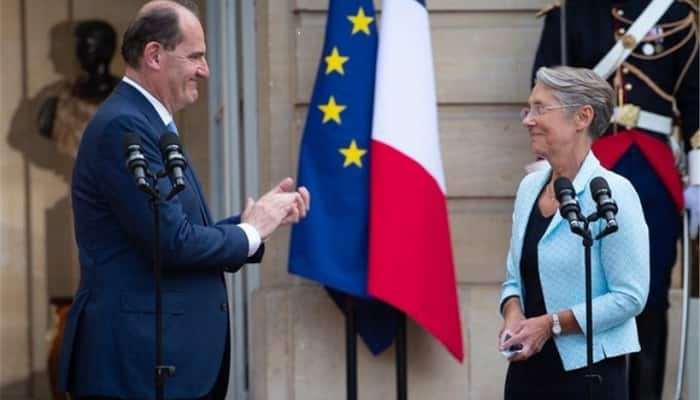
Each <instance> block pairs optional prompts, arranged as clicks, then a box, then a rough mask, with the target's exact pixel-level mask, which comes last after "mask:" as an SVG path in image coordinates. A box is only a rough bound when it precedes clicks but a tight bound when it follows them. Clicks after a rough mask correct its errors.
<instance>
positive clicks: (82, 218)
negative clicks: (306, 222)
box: [58, 0, 309, 399]
mask: <svg viewBox="0 0 700 400" xmlns="http://www.w3.org/2000/svg"><path fill="white" fill-rule="evenodd" d="M205 50H206V45H205V41H204V32H203V30H202V26H201V24H200V21H199V18H198V16H197V10H196V8H195V7H194V6H192V5H190V4H188V3H187V2H185V1H184V0H181V1H177V2H176V1H167V0H157V1H153V2H149V3H147V4H146V5H145V6H144V7H143V8H142V9H141V10H140V12H139V13H138V15H137V16H136V18H135V19H134V21H133V22H132V23H131V25H130V26H129V28H128V29H127V31H126V33H125V34H124V41H123V47H122V55H123V57H124V60H125V62H126V65H127V67H126V74H125V77H124V79H123V80H122V82H121V83H119V85H118V86H117V87H116V88H115V90H114V92H113V93H112V95H111V96H110V97H109V98H108V99H107V100H106V101H105V103H104V104H103V105H102V107H101V108H100V109H99V110H98V111H97V113H96V114H95V116H94V118H93V119H92V120H91V122H90V123H89V124H88V126H87V128H86V130H85V133H84V135H83V138H82V141H81V144H80V148H79V150H78V155H77V159H76V162H75V166H74V170H73V181H72V196H73V211H74V216H75V217H74V218H75V232H76V238H77V242H78V248H79V251H80V268H81V280H80V286H79V288H78V291H77V293H76V295H75V300H74V303H73V305H72V307H71V311H70V315H69V317H68V320H67V323H66V328H65V336H64V340H63V347H62V352H61V364H60V369H59V376H58V384H59V388H60V389H62V390H63V391H68V392H70V393H71V394H72V395H73V398H78V399H80V398H92V399H96V398H98V399H104V398H121V399H150V398H154V397H155V391H154V384H153V382H154V361H155V327H154V326H155V322H154V321H155V320H154V316H155V313H154V308H155V306H154V304H155V299H154V298H155V296H154V277H153V258H152V251H153V248H154V243H153V241H154V238H153V222H152V221H153V216H152V212H153V211H152V209H151V208H150V207H149V199H148V195H146V194H145V193H143V192H141V191H139V190H138V189H137V186H136V185H135V184H134V180H133V177H132V175H131V173H130V171H129V170H128V169H127V168H126V166H125V155H124V147H123V146H124V138H125V136H126V133H127V132H133V133H136V134H138V136H139V137H140V139H141V142H142V148H143V153H144V155H145V157H146V159H147V161H148V165H149V168H150V170H152V171H158V170H162V169H163V162H162V156H161V153H160V151H159V149H158V143H159V140H160V136H161V135H162V134H163V133H164V132H167V131H174V132H176V128H175V127H174V124H173V123H172V122H173V117H172V114H173V113H174V112H177V111H179V110H181V109H182V108H184V107H185V106H187V105H189V104H191V103H193V102H194V101H196V100H197V97H198V91H197V85H198V83H199V81H200V80H203V79H206V78H207V77H208V76H209V69H208V66H207V61H206V58H205ZM185 180H186V189H185V190H184V191H182V192H180V193H179V194H178V195H176V196H175V197H174V198H173V199H172V200H170V201H164V202H163V203H162V206H161V209H160V223H161V233H160V242H159V243H158V246H159V247H160V252H161V254H162V260H163V281H162V286H161V287H162V327H163V336H162V337H163V345H162V349H163V353H162V354H163V360H162V361H163V364H165V365H174V366H175V367H176V371H175V374H174V375H173V376H172V377H170V378H168V380H167V384H166V385H165V389H166V391H165V396H166V398H168V399H198V398H209V399H215V398H223V395H224V394H225V391H226V384H227V379H226V378H227V365H228V360H227V358H226V357H225V356H226V355H227V354H228V330H227V326H228V323H227V311H226V307H225V305H226V291H225V285H224V280H223V270H224V269H226V270H228V271H235V270H237V269H239V268H240V267H241V266H243V265H244V264H245V263H248V262H259V260H260V259H261V257H262V252H263V246H262V245H261V243H262V241H263V240H265V239H266V238H267V237H269V236H270V234H271V233H272V232H273V231H274V230H275V229H276V228H277V227H278V226H279V225H281V224H286V223H291V222H295V221H298V219H299V218H302V217H304V216H305V215H306V211H307V210H308V208H309V193H308V191H307V190H306V189H304V188H299V189H298V190H296V191H295V190H293V189H292V184H293V182H292V180H291V178H286V179H285V180H283V181H282V182H280V184H278V185H277V186H276V187H275V188H273V189H272V190H271V191H270V192H268V193H267V194H265V195H264V196H262V197H261V198H260V199H259V200H258V201H252V200H249V201H248V204H247V206H246V209H245V210H244V211H243V213H242V214H241V216H240V217H238V216H236V217H231V218H228V219H225V220H223V221H220V222H216V223H215V222H213V221H212V219H211V216H210V214H209V210H208V208H207V205H206V203H205V200H204V195H203V194H202V190H201V187H200V184H199V180H198V179H197V176H196V174H195V172H194V170H193V168H192V166H191V164H189V167H188V168H187V169H186V170H185ZM158 185H159V189H160V193H163V194H167V193H169V192H170V190H171V184H170V182H169V181H168V180H167V179H162V180H160V181H159V184H158Z"/></svg>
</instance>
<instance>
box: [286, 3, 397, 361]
mask: <svg viewBox="0 0 700 400" xmlns="http://www.w3.org/2000/svg"><path fill="white" fill-rule="evenodd" d="M376 58H377V24H376V17H375V15H374V6H373V4H372V1H371V0H330V4H329V7H328V18H327V21H326V36H325V41H324V44H323V54H322V55H321V61H320V63H319V67H318V71H317V73H316V82H315V84H314V90H313V94H312V96H311V103H310V104H309V110H308V114H307V117H306V125H305V127H304V133H303V137H302V141H301V153H300V156H299V173H298V178H297V180H298V183H299V185H304V186H306V187H307V188H308V189H309V191H310V192H311V194H312V197H313V204H312V207H311V210H310V212H309V214H308V215H307V217H306V218H305V219H304V220H302V221H301V222H300V223H298V224H296V225H294V226H293V228H292V238H291V245H290V253H289V271H290V272H291V273H294V274H298V275H301V276H303V277H305V278H308V279H312V280H315V281H318V282H320V283H321V284H323V285H325V286H326V287H327V288H328V289H329V292H330V293H331V295H332V296H333V298H334V300H335V301H336V302H337V303H338V305H339V306H341V309H343V305H344V304H345V301H344V300H345V299H347V296H353V297H354V299H355V300H354V301H353V304H354V310H355V316H356V326H357V330H358V333H359V334H360V336H361V337H362V338H363V339H364V341H365V343H367V346H368V347H369V349H370V350H371V351H372V352H373V353H375V354H377V353H379V352H381V351H383V350H384V349H386V348H387V347H388V346H389V345H391V343H392V341H393V338H394V335H395V329H396V328H395V326H396V324H395V321H396V314H395V311H393V310H392V309H391V308H390V307H389V306H387V305H385V304H383V303H381V302H379V301H378V300H373V299H371V298H369V297H368V295H367V248H368V236H367V235H368V225H369V193H368V191H369V154H368V150H369V144H370V134H371V130H372V107H373V98H374V70H375V64H376Z"/></svg>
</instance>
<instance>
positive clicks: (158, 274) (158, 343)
mask: <svg viewBox="0 0 700 400" xmlns="http://www.w3.org/2000/svg"><path fill="white" fill-rule="evenodd" d="M145 172H146V175H147V176H148V178H150V180H151V187H146V188H144V187H140V189H141V190H142V191H143V192H145V193H147V194H148V195H149V199H148V204H149V205H150V206H151V209H152V210H153V277H154V283H155V284H154V290H155V324H156V326H155V328H156V331H155V334H156V337H155V367H154V373H155V374H154V389H155V392H156V400H164V399H165V381H166V380H167V379H168V378H169V377H171V376H172V375H173V374H174V373H175V366H174V365H163V363H162V353H163V329H162V318H163V306H162V290H161V282H162V280H163V260H162V258H161V254H160V205H161V203H162V198H161V196H160V190H159V189H158V179H160V178H162V177H164V176H166V175H167V172H165V171H161V172H159V173H158V174H156V175H154V174H152V173H151V171H150V170H148V168H146V171H145Z"/></svg>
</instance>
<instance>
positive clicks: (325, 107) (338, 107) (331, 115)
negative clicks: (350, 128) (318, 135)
mask: <svg viewBox="0 0 700 400" xmlns="http://www.w3.org/2000/svg"><path fill="white" fill-rule="evenodd" d="M318 108H319V109H320V110H321V111H323V121H322V122H321V123H322V124H325V123H326V122H328V121H330V120H333V121H335V122H336V123H337V124H340V113H341V112H343V110H345V109H346V108H347V107H346V106H344V105H342V104H336V102H335V97H333V96H331V98H330V99H328V103H326V104H321V105H320V106H318Z"/></svg>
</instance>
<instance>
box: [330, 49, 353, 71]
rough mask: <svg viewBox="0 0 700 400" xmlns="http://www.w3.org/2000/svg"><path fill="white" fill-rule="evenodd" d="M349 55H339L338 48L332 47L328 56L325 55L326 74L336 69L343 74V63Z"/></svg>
mask: <svg viewBox="0 0 700 400" xmlns="http://www.w3.org/2000/svg"><path fill="white" fill-rule="evenodd" d="M349 59H350V57H346V56H341V55H340V53H338V48H337V47H333V51H331V55H330V56H326V58H325V60H326V75H328V74H330V73H331V72H333V71H337V72H338V73H339V74H340V75H345V70H343V64H345V62H346V61H348V60H349Z"/></svg>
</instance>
